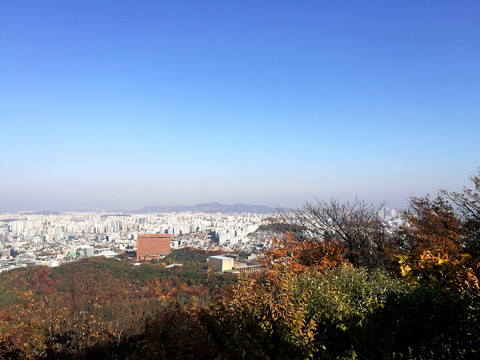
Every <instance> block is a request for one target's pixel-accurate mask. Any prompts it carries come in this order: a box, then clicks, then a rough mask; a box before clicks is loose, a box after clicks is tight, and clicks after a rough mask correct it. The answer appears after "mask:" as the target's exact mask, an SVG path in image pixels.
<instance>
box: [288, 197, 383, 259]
mask: <svg viewBox="0 0 480 360" xmlns="http://www.w3.org/2000/svg"><path fill="white" fill-rule="evenodd" d="M382 207H383V204H382V205H381V206H379V207H375V206H374V205H373V204H368V203H366V202H364V201H360V200H358V199H356V200H355V201H353V202H344V203H342V202H340V201H339V200H337V199H332V200H330V201H329V202H326V201H317V203H316V204H313V203H308V202H307V203H306V204H305V205H304V206H303V207H302V208H301V209H299V210H294V211H292V212H284V211H283V212H281V218H282V222H281V224H282V226H283V227H285V226H286V227H287V229H288V231H290V232H291V233H292V234H293V235H294V236H295V238H296V239H297V240H298V241H303V242H317V243H318V244H329V243H336V244H338V246H339V247H340V249H342V251H343V252H344V254H345V257H346V259H347V260H348V261H349V262H350V263H351V264H352V265H353V266H355V267H360V266H365V267H369V268H375V267H383V266H384V263H385V262H386V261H387V259H388V255H387V253H386V249H385V241H386V234H385V229H384V227H383V224H382V223H381V222H380V221H379V219H378V211H379V210H380V209H381V208H382ZM285 224H287V225H285Z"/></svg>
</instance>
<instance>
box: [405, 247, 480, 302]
mask: <svg viewBox="0 0 480 360" xmlns="http://www.w3.org/2000/svg"><path fill="white" fill-rule="evenodd" d="M468 258H469V256H468V255H460V256H454V255H452V256H450V255H448V253H438V252H432V251H429V250H424V251H423V252H422V253H421V254H420V255H419V256H417V257H410V256H408V255H405V256H404V257H402V258H400V261H399V265H400V272H401V274H402V276H403V277H405V278H406V279H407V280H408V281H409V282H410V283H411V284H412V285H414V286H416V285H429V286H440V287H445V288H448V289H453V290H457V291H470V292H473V293H474V294H477V295H478V294H480V283H479V280H478V278H477V277H476V275H475V273H474V271H473V269H471V268H470V267H468V265H467V260H468Z"/></svg>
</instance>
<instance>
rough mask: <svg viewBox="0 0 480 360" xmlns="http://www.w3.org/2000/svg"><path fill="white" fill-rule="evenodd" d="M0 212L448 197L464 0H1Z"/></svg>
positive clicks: (470, 80)
mask: <svg viewBox="0 0 480 360" xmlns="http://www.w3.org/2000/svg"><path fill="white" fill-rule="evenodd" d="M0 125H1V126H0V150H1V154H0V168H1V172H0V211H6V210H21V209H25V210H27V209H62V208H82V207H99V208H100V207H111V208H115V207H123V208H136V207H140V206H143V205H148V204H159V205H160V204H162V205H169V204H187V205H192V204H195V203H199V202H211V201H219V202H223V203H254V204H264V205H272V206H276V205H282V206H293V207H295V206H300V205H301V204H302V203H303V202H304V201H311V200H314V199H315V198H319V199H329V198H331V197H337V198H340V199H345V200H348V199H352V198H354V197H355V196H358V197H359V198H360V199H364V200H367V201H370V202H375V203H378V202H380V201H381V200H388V201H389V204H390V206H391V207H395V206H397V207H402V206H404V205H405V204H406V202H405V199H407V198H409V197H410V196H413V195H418V196H420V195H425V194H426V193H435V192H436V190H437V189H439V188H446V189H449V190H456V189H460V188H461V187H462V186H463V185H464V184H468V177H469V175H472V174H474V173H475V172H476V169H477V168H478V167H479V166H480V2H479V1H438V0H435V1H246V0H242V1H223V0H219V1H141V0H140V1H133V0H132V1H122V0H94V1H93V0H92V1H88V0H75V1H68V0H59V1H49V0H46V1H38V0H32V1H22V0H3V1H2V2H1V3H0Z"/></svg>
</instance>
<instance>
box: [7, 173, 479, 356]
mask: <svg viewBox="0 0 480 360" xmlns="http://www.w3.org/2000/svg"><path fill="white" fill-rule="evenodd" d="M377 213H378V208H376V207H374V206H373V205H370V204H367V203H364V202H361V201H358V200H357V201H354V202H347V203H342V202H340V201H338V200H331V201H329V202H317V203H314V204H311V203H307V204H305V206H304V207H303V208H301V209H299V210H298V211H295V212H293V213H292V212H289V213H284V214H279V217H280V220H279V221H278V224H279V226H281V232H282V235H279V236H278V237H277V238H275V239H273V241H274V242H275V243H276V245H277V246H276V247H275V248H274V249H272V250H269V251H266V252H265V256H264V259H263V264H264V266H265V271H263V272H262V273H260V274H256V275H251V276H240V277H238V276H236V275H232V274H218V273H213V272H211V271H210V269H208V268H207V267H206V263H205V260H206V258H207V257H208V256H209V255H210V254H209V253H207V252H205V251H200V250H192V249H182V250H178V251H175V252H173V253H172V254H171V255H170V256H169V257H167V258H165V259H164V260H162V263H149V264H142V265H141V266H134V265H132V264H131V263H130V262H129V261H128V259H123V260H116V259H104V258H89V259H86V260H83V261H79V262H75V263H70V264H64V265H62V266H60V267H57V268H46V267H31V268H24V269H17V270H13V271H9V272H6V273H2V274H0V358H2V359H132V360H134V359H309V358H313V359H477V358H479V357H480V354H479V352H480V284H479V280H478V279H479V277H480V173H478V174H477V176H473V177H472V178H471V183H470V185H469V186H466V187H465V188H464V189H463V191H462V192H459V193H457V192H447V191H443V190H442V191H439V193H438V194H437V195H436V196H435V197H430V196H425V197H420V198H412V199H411V200H410V205H409V208H408V209H407V210H405V211H404V212H403V215H402V216H403V219H404V222H403V225H401V226H400V227H399V228H398V229H394V230H392V229H388V228H386V227H385V226H384V224H383V223H382V222H381V221H380V220H379V219H378V216H377ZM179 262H180V263H183V266H181V267H173V268H166V265H167V264H170V263H179Z"/></svg>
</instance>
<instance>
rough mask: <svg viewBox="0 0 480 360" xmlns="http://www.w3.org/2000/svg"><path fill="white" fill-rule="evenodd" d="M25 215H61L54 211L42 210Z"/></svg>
mask: <svg viewBox="0 0 480 360" xmlns="http://www.w3.org/2000/svg"><path fill="white" fill-rule="evenodd" d="M24 214H25V215H60V214H61V213H59V212H58V211H53V210H40V211H32V212H27V213H24Z"/></svg>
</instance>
